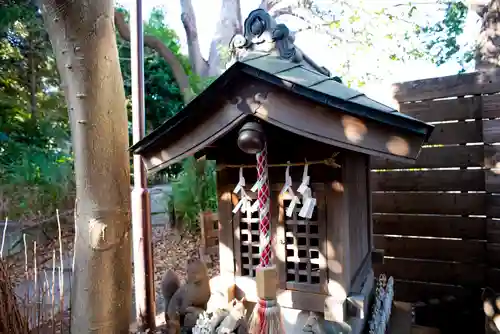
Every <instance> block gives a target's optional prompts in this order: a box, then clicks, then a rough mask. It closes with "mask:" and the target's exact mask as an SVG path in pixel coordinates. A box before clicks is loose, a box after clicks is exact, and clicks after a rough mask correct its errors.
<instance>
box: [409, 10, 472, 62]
mask: <svg viewBox="0 0 500 334" xmlns="http://www.w3.org/2000/svg"><path fill="white" fill-rule="evenodd" d="M468 11H469V8H468V6H467V4H466V3H464V2H463V1H455V2H449V3H448V4H447V7H446V11H445V14H444V17H443V19H442V20H440V21H438V22H436V23H434V24H433V25H430V26H424V27H417V29H416V31H415V33H416V34H417V35H418V36H422V37H423V38H425V39H426V40H428V41H427V43H426V44H425V48H426V51H427V52H428V54H429V55H430V56H431V57H432V60H433V61H434V63H435V64H436V65H438V66H439V65H443V64H444V63H446V62H448V61H450V60H454V61H456V62H457V63H458V64H460V66H461V69H462V70H461V72H463V71H464V70H465V68H466V66H467V65H468V64H470V62H471V61H472V60H473V58H474V45H473V44H466V45H460V43H459V42H458V38H459V37H460V36H461V35H462V34H463V32H464V26H465V21H466V18H467V14H468Z"/></svg>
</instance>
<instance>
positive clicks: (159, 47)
mask: <svg viewBox="0 0 500 334" xmlns="http://www.w3.org/2000/svg"><path fill="white" fill-rule="evenodd" d="M115 26H116V29H117V31H118V33H119V34H120V36H121V38H123V39H124V40H126V41H129V42H130V29H129V27H128V25H127V23H126V22H125V16H124V15H123V13H120V12H119V11H118V10H115ZM144 45H145V46H147V47H149V48H151V49H153V50H155V51H156V52H158V54H159V55H160V56H161V57H162V58H163V59H165V61H166V62H167V63H168V64H169V65H170V68H171V69H172V74H173V75H174V78H175V81H176V82H177V84H178V85H179V88H180V90H181V92H182V96H183V98H184V102H185V103H186V104H187V103H188V102H189V101H190V100H191V99H192V98H193V96H194V94H193V91H192V90H191V86H190V85H189V78H188V76H187V74H186V72H185V71H184V68H183V67H182V64H181V62H180V61H179V59H177V57H176V56H175V55H174V54H173V52H172V51H170V49H169V48H167V47H166V46H165V44H163V42H162V41H161V40H160V39H159V38H157V37H155V36H149V35H147V36H144Z"/></svg>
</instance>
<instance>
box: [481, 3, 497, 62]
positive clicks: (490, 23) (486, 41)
mask: <svg viewBox="0 0 500 334" xmlns="http://www.w3.org/2000/svg"><path fill="white" fill-rule="evenodd" d="M480 14H481V15H482V18H483V23H482V25H481V32H480V34H479V38H478V41H477V49H476V70H478V71H484V70H488V69H491V68H496V67H499V66H500V35H499V34H498V31H499V29H500V0H492V1H491V2H490V3H489V4H488V6H486V8H484V9H483V10H482V12H481V13H480Z"/></svg>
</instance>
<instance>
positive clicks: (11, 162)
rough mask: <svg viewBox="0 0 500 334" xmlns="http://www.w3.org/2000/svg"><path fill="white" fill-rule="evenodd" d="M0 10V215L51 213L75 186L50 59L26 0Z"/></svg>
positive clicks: (36, 15)
mask: <svg viewBox="0 0 500 334" xmlns="http://www.w3.org/2000/svg"><path fill="white" fill-rule="evenodd" d="M0 11H1V12H2V15H0V216H7V215H8V216H9V218H10V219H31V218H34V217H39V216H45V215H53V214H54V213H55V210H56V209H62V210H65V209H66V206H65V205H66V204H68V203H71V202H72V195H73V191H74V181H73V167H72V166H73V164H72V157H71V155H70V151H69V139H70V138H69V125H68V117H67V111H66V107H65V102H64V98H63V96H62V93H61V91H60V90H59V89H58V86H59V76H58V73H57V70H56V65H55V59H54V56H53V54H52V51H51V46H50V42H49V40H48V36H47V34H46V32H45V30H44V28H43V22H42V19H41V17H40V15H39V13H38V12H37V9H36V7H34V6H33V5H32V4H31V2H27V1H24V2H23V1H10V2H9V1H7V3H2V4H1V6H0ZM4 14H5V15H4ZM63 148H66V149H63Z"/></svg>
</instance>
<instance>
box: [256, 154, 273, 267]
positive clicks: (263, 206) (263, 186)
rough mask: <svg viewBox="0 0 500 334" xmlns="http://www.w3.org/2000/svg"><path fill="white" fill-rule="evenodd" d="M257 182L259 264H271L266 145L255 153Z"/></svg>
mask: <svg viewBox="0 0 500 334" xmlns="http://www.w3.org/2000/svg"><path fill="white" fill-rule="evenodd" d="M257 182H258V184H259V190H258V192H257V200H258V201H259V231H260V266H261V267H268V266H270V265H271V211H270V207H271V203H270V202H271V192H270V189H269V179H268V174H267V145H265V144H264V148H263V149H262V151H261V152H259V153H257Z"/></svg>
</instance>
